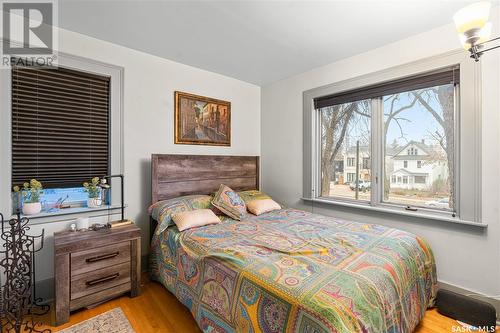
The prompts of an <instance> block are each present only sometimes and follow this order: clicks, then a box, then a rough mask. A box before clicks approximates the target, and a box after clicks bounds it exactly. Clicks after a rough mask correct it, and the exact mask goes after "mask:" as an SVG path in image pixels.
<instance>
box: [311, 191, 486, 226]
mask: <svg viewBox="0 0 500 333" xmlns="http://www.w3.org/2000/svg"><path fill="white" fill-rule="evenodd" d="M301 199H302V200H303V201H307V202H317V203H320V204H326V205H334V206H343V207H349V208H357V209H365V210H369V211H375V212H381V213H387V214H394V215H401V216H407V217H414V218H419V219H425V220H433V221H441V222H449V223H457V224H462V225H469V226H474V227H478V228H487V227H488V224H487V223H482V222H473V221H466V220H461V219H460V218H458V217H455V218H454V217H447V216H443V215H438V214H431V213H418V212H409V211H406V210H403V209H396V208H389V207H373V206H370V205H369V204H365V205H363V204H355V203H350V202H343V201H337V200H329V199H320V198H314V199H311V198H301Z"/></svg>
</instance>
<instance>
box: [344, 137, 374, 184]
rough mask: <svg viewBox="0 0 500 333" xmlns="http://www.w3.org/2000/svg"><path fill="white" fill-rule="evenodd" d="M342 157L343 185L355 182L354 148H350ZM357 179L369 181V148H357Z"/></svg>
mask: <svg viewBox="0 0 500 333" xmlns="http://www.w3.org/2000/svg"><path fill="white" fill-rule="evenodd" d="M343 155H344V183H352V182H354V181H356V147H350V148H348V149H347V151H346V152H345V153H344V154H343ZM358 163H359V179H360V180H365V181H370V178H371V172H370V170H371V160H370V147H369V146H360V147H359V161H358Z"/></svg>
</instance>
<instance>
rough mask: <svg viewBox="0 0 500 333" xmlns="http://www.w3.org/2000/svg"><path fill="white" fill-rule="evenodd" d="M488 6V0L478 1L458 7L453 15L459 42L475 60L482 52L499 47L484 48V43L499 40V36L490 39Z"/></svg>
mask: <svg viewBox="0 0 500 333" xmlns="http://www.w3.org/2000/svg"><path fill="white" fill-rule="evenodd" d="M490 8H491V3H490V2H489V1H480V2H476V3H473V4H470V5H468V6H466V7H464V8H462V9H460V10H459V11H458V12H456V13H455V15H453V20H454V21H455V26H456V28H457V32H458V35H459V38H460V42H461V43H462V46H463V47H464V48H465V49H466V50H468V51H469V52H470V54H471V56H470V57H471V58H472V59H474V60H475V61H479V57H480V56H481V55H482V54H483V53H484V52H487V51H490V50H493V49H496V48H499V47H500V45H497V46H493V47H489V48H486V44H488V43H491V42H493V41H496V40H500V37H496V38H492V39H490V36H491V27H492V24H491V22H489V21H488V20H489V17H490Z"/></svg>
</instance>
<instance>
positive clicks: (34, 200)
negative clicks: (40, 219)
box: [14, 179, 43, 215]
mask: <svg viewBox="0 0 500 333" xmlns="http://www.w3.org/2000/svg"><path fill="white" fill-rule="evenodd" d="M14 192H16V193H19V192H21V197H22V203H23V209H22V210H23V214H24V215H34V214H38V213H40V212H41V211H42V204H41V203H40V196H41V195H42V194H43V186H42V183H40V182H39V181H38V180H36V179H32V180H30V182H29V183H28V182H26V183H24V184H23V188H22V189H20V188H19V186H14Z"/></svg>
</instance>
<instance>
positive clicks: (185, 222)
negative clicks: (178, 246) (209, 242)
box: [172, 209, 220, 231]
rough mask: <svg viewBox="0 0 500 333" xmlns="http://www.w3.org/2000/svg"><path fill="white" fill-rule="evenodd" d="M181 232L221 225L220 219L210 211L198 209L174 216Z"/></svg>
mask: <svg viewBox="0 0 500 333" xmlns="http://www.w3.org/2000/svg"><path fill="white" fill-rule="evenodd" d="M172 219H173V220H174V223H175V225H176V226H177V228H178V229H179V231H184V230H186V229H191V228H196V227H201V226H204V225H209V224H217V223H220V219H219V218H218V217H217V215H215V214H214V212H213V211H211V210H210V209H196V210H191V211H188V212H182V213H177V214H175V215H174V216H172Z"/></svg>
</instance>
